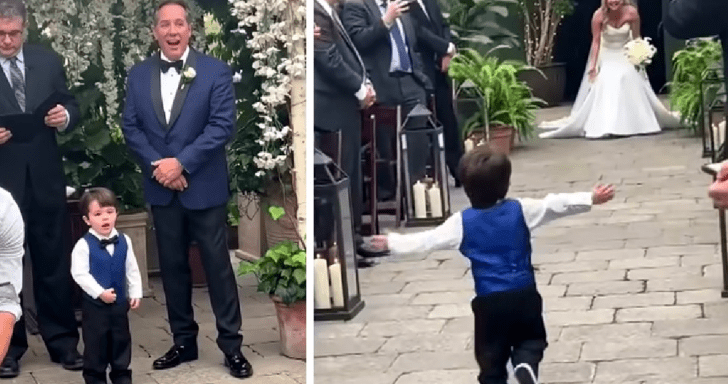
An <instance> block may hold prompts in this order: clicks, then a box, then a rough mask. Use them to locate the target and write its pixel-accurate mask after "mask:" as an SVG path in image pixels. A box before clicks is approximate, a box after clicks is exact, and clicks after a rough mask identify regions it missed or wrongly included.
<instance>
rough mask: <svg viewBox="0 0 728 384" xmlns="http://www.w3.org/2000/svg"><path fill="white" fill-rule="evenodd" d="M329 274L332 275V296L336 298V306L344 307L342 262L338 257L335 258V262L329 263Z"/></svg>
mask: <svg viewBox="0 0 728 384" xmlns="http://www.w3.org/2000/svg"><path fill="white" fill-rule="evenodd" d="M329 275H330V276H331V296H332V297H333V298H334V307H343V306H344V285H343V284H342V282H341V264H339V260H338V259H334V263H333V264H331V265H329Z"/></svg>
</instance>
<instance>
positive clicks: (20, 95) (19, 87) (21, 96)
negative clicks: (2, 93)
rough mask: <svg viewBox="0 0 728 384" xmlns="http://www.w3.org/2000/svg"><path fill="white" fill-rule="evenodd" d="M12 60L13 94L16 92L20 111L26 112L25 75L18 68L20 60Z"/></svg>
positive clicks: (13, 58) (14, 58)
mask: <svg viewBox="0 0 728 384" xmlns="http://www.w3.org/2000/svg"><path fill="white" fill-rule="evenodd" d="M9 60H10V82H11V83H12V87H13V92H15V98H16V99H17V100H18V105H19V106H20V109H21V110H22V111H23V112H25V80H23V73H22V72H20V68H19V67H18V58H17V57H12V58H10V59H9Z"/></svg>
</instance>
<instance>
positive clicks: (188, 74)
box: [181, 67, 197, 89]
mask: <svg viewBox="0 0 728 384" xmlns="http://www.w3.org/2000/svg"><path fill="white" fill-rule="evenodd" d="M195 76H197V71H195V69H194V68H192V67H184V68H183V69H182V88H181V89H185V85H187V84H189V83H191V82H192V80H193V79H194V78H195Z"/></svg>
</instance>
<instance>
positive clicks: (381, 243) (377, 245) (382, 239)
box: [369, 235, 389, 251]
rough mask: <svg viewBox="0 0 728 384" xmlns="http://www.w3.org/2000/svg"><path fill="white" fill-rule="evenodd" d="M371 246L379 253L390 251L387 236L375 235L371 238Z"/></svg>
mask: <svg viewBox="0 0 728 384" xmlns="http://www.w3.org/2000/svg"><path fill="white" fill-rule="evenodd" d="M369 244H370V245H371V246H372V247H373V248H374V249H376V250H377V251H386V250H387V249H389V241H387V235H374V236H372V237H371V238H370V240H369Z"/></svg>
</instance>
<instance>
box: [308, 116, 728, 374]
mask: <svg viewBox="0 0 728 384" xmlns="http://www.w3.org/2000/svg"><path fill="white" fill-rule="evenodd" d="M564 111H566V109H565V108H556V109H550V110H547V111H544V112H545V113H544V114H543V115H542V116H541V117H542V118H546V119H553V118H556V117H560V115H563V113H564ZM700 153H701V150H700V140H699V139H698V138H694V137H688V136H687V135H686V134H685V133H684V132H680V131H669V132H664V133H662V134H659V135H655V136H645V137H633V138H627V139H618V140H604V141H587V140H583V139H570V140H552V141H545V140H539V139H534V140H532V141H530V142H527V143H526V144H524V145H521V146H520V147H519V148H517V149H516V150H515V151H514V153H513V154H512V161H513V174H514V176H513V180H512V185H511V189H510V195H511V196H523V197H543V196H544V195H545V194H546V193H548V192H570V191H589V190H590V189H591V187H592V186H593V185H594V184H595V183H597V182H602V183H613V184H614V185H615V186H616V188H617V195H616V198H615V200H614V201H612V202H610V203H608V204H606V205H603V206H599V207H595V208H594V209H593V210H592V212H589V213H586V214H582V215H578V216H573V217H571V218H567V219H562V220H560V221H556V222H554V223H552V224H550V225H547V226H544V227H542V228H540V229H538V230H536V231H535V233H534V236H535V240H534V257H533V258H534V263H535V264H536V265H537V266H538V268H539V271H538V272H537V280H538V283H539V289H540V291H541V293H542V295H543V296H544V306H545V312H546V313H545V318H546V323H547V329H548V333H549V341H550V346H549V348H548V349H547V350H546V356H545V360H544V363H543V365H542V367H541V375H542V377H541V378H542V382H543V383H547V384H555V383H631V384H637V383H643V384H673V383H674V384H678V383H679V384H698V383H699V384H718V383H726V382H728V299H721V297H720V287H721V269H720V259H719V256H718V247H717V243H718V239H719V232H718V227H717V211H715V210H714V209H713V208H712V204H711V202H710V200H709V199H708V197H707V188H708V185H709V184H710V179H709V177H708V176H707V175H705V174H702V173H701V172H700V170H699V166H700V165H701V164H703V163H704V160H703V159H701V158H700ZM466 204H467V200H466V198H465V196H464V193H463V191H462V189H459V190H456V191H455V194H454V196H453V205H454V206H455V207H456V208H462V207H465V206H466ZM360 277H361V285H362V291H363V299H364V300H365V301H366V308H365V309H364V310H363V312H362V313H360V314H359V315H358V316H357V317H356V318H354V319H353V320H352V321H349V322H317V323H316V324H315V355H316V359H315V382H316V384H329V383H331V384H333V383H336V384H354V383H365V384H379V383H381V384H389V383H396V384H415V383H417V384H425V383H474V382H476V380H475V377H476V375H477V366H476V363H475V360H474V357H473V345H472V343H473V340H472V334H473V329H472V322H473V320H472V314H471V311H470V307H469V302H470V299H471V298H472V296H473V288H472V279H471V276H470V272H469V269H468V263H467V262H466V261H465V259H464V258H463V257H462V256H460V255H459V254H458V252H456V251H446V252H435V253H432V254H419V255H407V256H403V257H397V258H394V257H390V258H386V259H384V260H382V261H381V263H380V264H379V265H377V266H375V267H373V268H369V269H365V270H360Z"/></svg>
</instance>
